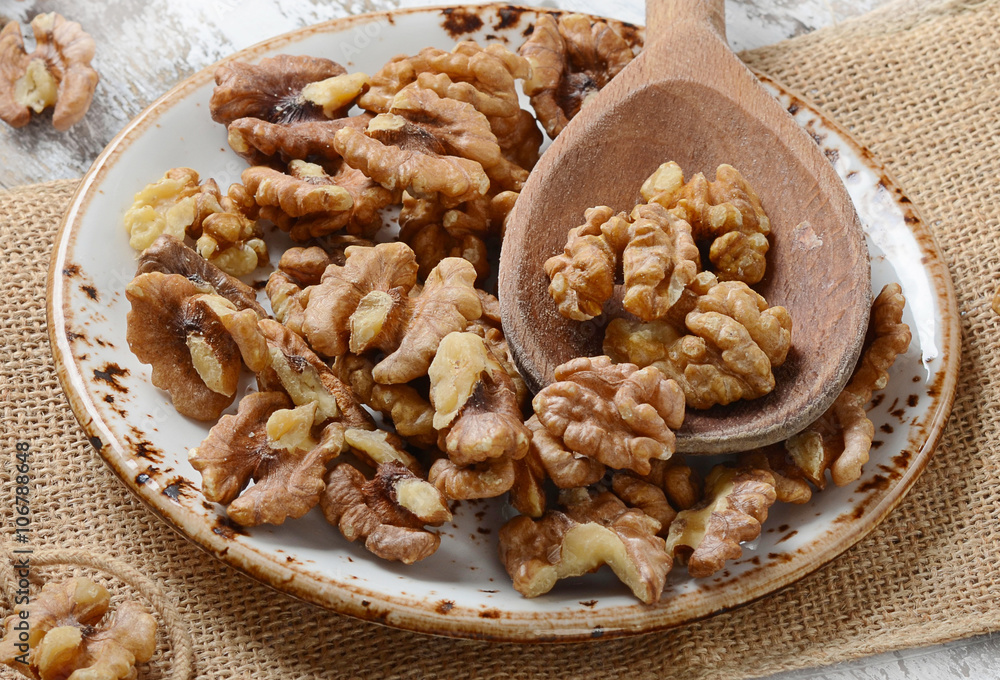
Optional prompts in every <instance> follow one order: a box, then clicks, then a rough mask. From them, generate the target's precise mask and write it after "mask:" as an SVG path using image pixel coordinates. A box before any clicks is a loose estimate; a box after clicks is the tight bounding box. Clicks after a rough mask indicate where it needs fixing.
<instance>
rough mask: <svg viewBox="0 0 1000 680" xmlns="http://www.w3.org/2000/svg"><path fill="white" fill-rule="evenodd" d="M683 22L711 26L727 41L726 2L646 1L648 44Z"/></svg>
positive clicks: (699, 0) (689, 0) (721, 0)
mask: <svg viewBox="0 0 1000 680" xmlns="http://www.w3.org/2000/svg"><path fill="white" fill-rule="evenodd" d="M682 22H697V23H699V24H702V25H705V26H711V27H712V29H714V30H715V32H716V33H718V34H719V37H721V38H722V41H723V42H725V41H726V0H646V44H647V45H649V44H650V43H651V42H652V43H655V42H656V39H657V38H658V37H660V36H663V35H667V34H669V33H670V32H671V30H673V28H672V27H674V26H676V25H677V24H679V23H682Z"/></svg>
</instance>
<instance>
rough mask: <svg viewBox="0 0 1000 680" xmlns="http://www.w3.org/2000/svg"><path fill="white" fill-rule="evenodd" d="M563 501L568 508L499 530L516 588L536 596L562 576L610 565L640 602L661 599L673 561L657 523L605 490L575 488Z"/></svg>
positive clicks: (513, 522)
mask: <svg viewBox="0 0 1000 680" xmlns="http://www.w3.org/2000/svg"><path fill="white" fill-rule="evenodd" d="M560 501H561V502H563V503H565V505H566V508H565V512H559V511H549V512H547V513H545V515H544V516H543V517H542V519H541V520H532V519H531V518H530V517H525V516H524V515H519V516H517V517H515V518H514V519H512V520H510V521H509V522H507V524H505V525H504V526H503V527H502V528H501V529H500V560H501V561H502V562H503V563H504V567H505V568H506V569H507V573H508V574H510V577H511V579H512V580H513V581H514V589H515V590H517V591H518V592H519V593H521V594H522V595H524V596H525V597H538V596H539V595H543V594H545V593H547V592H549V591H550V590H551V589H552V588H553V586H555V584H556V582H557V581H558V580H560V579H563V578H569V577H573V576H581V575H583V574H587V573H590V572H593V571H597V570H598V569H600V568H601V567H602V566H603V565H605V564H607V565H608V566H610V567H611V569H612V571H614V573H615V576H617V577H618V578H619V579H620V580H621V581H622V582H623V583H625V585H627V586H628V587H629V589H630V590H631V591H632V593H633V594H634V595H635V596H636V597H637V598H638V599H639V600H640V601H642V602H644V603H646V604H652V603H654V602H656V601H657V600H659V599H660V594H661V593H662V592H663V586H664V584H665V583H666V579H667V573H668V572H669V571H670V568H671V566H672V560H671V557H670V555H669V554H668V553H667V552H666V551H665V550H664V541H663V539H662V538H660V537H658V536H657V535H656V532H657V531H659V530H660V523H659V522H657V521H656V520H655V519H653V518H652V517H649V516H648V515H646V514H644V513H643V512H641V511H637V510H630V509H629V508H628V507H626V506H625V504H624V503H622V502H621V501H620V500H619V499H618V498H617V497H615V496H614V495H613V494H611V493H607V492H604V493H597V494H591V493H588V492H587V490H586V489H576V490H574V491H573V492H570V493H564V494H563V495H562V496H561V497H560Z"/></svg>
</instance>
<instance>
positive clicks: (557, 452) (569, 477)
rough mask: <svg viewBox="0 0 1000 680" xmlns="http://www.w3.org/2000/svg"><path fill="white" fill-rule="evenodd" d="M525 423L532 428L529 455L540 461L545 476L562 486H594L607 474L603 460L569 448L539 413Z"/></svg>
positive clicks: (537, 461) (538, 463) (564, 487)
mask: <svg viewBox="0 0 1000 680" xmlns="http://www.w3.org/2000/svg"><path fill="white" fill-rule="evenodd" d="M525 426H526V427H527V428H528V429H529V430H530V431H531V446H530V448H529V450H528V455H527V458H528V459H530V460H531V461H534V462H536V463H537V466H538V467H540V469H541V470H542V471H544V473H545V476H546V477H548V478H549V479H551V480H552V482H553V483H554V484H555V485H556V486H557V487H559V488H560V489H573V488H576V487H582V486H590V485H591V484H596V483H597V482H599V481H601V478H602V477H604V473H605V471H606V468H605V466H604V464H603V463H601V462H599V461H597V460H594V459H593V458H588V457H586V456H580V455H577V454H575V453H573V452H572V451H569V450H568V449H566V447H565V446H563V444H562V442H561V441H560V440H559V438H558V437H555V436H553V435H552V434H550V433H549V431H548V430H546V429H545V426H544V425H542V423H541V422H540V421H539V420H538V416H537V415H533V416H531V418H529V419H528V421H527V422H526V423H525ZM536 469H537V468H536Z"/></svg>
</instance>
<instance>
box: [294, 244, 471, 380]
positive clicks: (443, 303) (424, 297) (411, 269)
mask: <svg viewBox="0 0 1000 680" xmlns="http://www.w3.org/2000/svg"><path fill="white" fill-rule="evenodd" d="M346 254H347V262H346V264H345V265H344V266H343V267H338V266H336V265H333V266H331V267H329V268H328V269H327V271H326V273H325V274H324V275H323V281H322V282H321V283H320V284H319V285H318V286H316V287H315V288H314V289H313V290H312V293H311V294H310V296H309V304H308V306H307V307H306V315H305V323H304V324H303V329H304V330H305V333H306V337H307V338H308V339H309V342H310V344H311V345H312V346H313V347H314V348H316V350H317V351H318V352H320V353H322V354H325V355H326V356H332V357H337V356H341V355H343V354H345V353H346V352H347V351H350V352H351V353H353V354H358V353H361V352H364V351H366V350H368V349H370V348H374V349H378V350H380V351H382V352H385V353H387V356H385V358H383V359H382V360H381V361H380V362H379V363H378V364H377V365H376V366H375V368H374V370H373V375H374V378H375V381H376V382H378V383H381V384H383V385H392V384H398V383H406V382H409V381H411V380H415V379H416V378H419V377H421V376H423V375H426V374H427V369H428V367H430V365H431V361H432V360H433V358H434V354H435V352H436V351H437V347H438V344H439V343H440V342H441V339H442V338H443V337H444V336H446V335H448V333H451V332H454V331H461V330H463V329H464V328H465V326H466V325H467V324H468V322H469V321H472V320H474V319H477V318H479V316H480V314H482V307H481V305H480V302H479V298H478V296H477V295H476V292H475V288H474V287H473V283H474V282H475V278H476V273H475V270H474V269H473V268H472V265H470V264H469V263H468V262H466V261H465V260H460V259H457V258H446V259H444V260H442V261H441V262H440V264H438V266H437V267H435V268H434V269H433V270H432V271H431V273H430V275H429V276H428V277H427V281H426V283H425V284H424V287H423V288H422V289H421V290H420V292H419V294H417V295H411V294H410V291H411V290H412V289H413V287H414V286H415V285H416V272H417V265H416V262H415V260H414V256H413V251H412V250H410V248H409V247H408V246H406V245H405V244H402V243H385V244H380V245H378V246H375V247H374V248H356V247H351V248H348V249H347V251H346Z"/></svg>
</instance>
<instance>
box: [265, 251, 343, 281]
mask: <svg viewBox="0 0 1000 680" xmlns="http://www.w3.org/2000/svg"><path fill="white" fill-rule="evenodd" d="M332 263H333V260H332V259H331V258H330V255H329V253H327V252H326V251H325V250H323V249H322V248H320V247H319V246H309V247H308V248H298V247H296V248H289V249H288V250H286V251H285V252H283V253H282V254H281V259H280V260H278V271H280V272H282V273H283V274H286V275H287V276H288V277H289V279H290V280H291V281H293V282H294V283H295V284H296V285H298V286H303V287H305V286H315V285H316V284H317V283H319V282H320V280H322V278H323V272H325V271H326V268H327V267H329V266H330V265H331V264H332Z"/></svg>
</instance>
